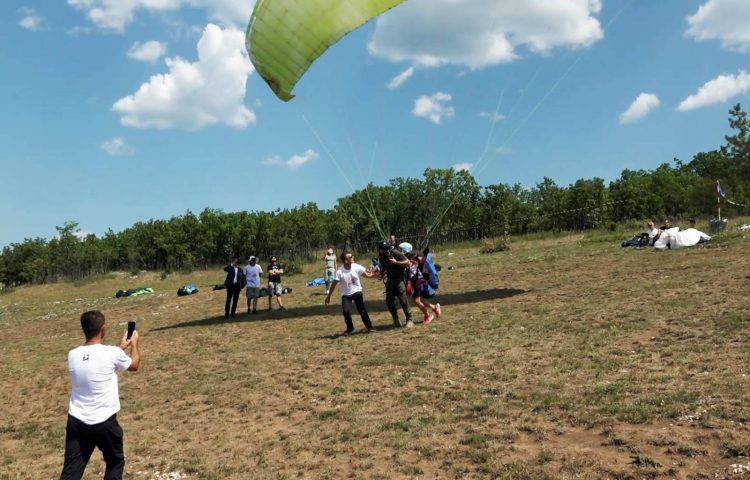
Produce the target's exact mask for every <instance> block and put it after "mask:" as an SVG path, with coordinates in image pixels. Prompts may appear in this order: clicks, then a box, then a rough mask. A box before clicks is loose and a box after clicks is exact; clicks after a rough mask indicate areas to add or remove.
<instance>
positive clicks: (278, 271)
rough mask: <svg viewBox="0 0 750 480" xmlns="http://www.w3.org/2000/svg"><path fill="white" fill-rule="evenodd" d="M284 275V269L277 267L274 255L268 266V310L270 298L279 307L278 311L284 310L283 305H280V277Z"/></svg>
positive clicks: (277, 262) (281, 288)
mask: <svg viewBox="0 0 750 480" xmlns="http://www.w3.org/2000/svg"><path fill="white" fill-rule="evenodd" d="M283 274H284V269H283V268H281V265H279V259H278V258H276V255H273V256H272V257H271V263H270V264H268V309H269V310H272V308H271V298H272V297H274V296H275V297H276V303H277V304H278V305H279V310H284V305H283V304H282V303H281V291H282V290H283V287H282V286H281V276H282V275H283Z"/></svg>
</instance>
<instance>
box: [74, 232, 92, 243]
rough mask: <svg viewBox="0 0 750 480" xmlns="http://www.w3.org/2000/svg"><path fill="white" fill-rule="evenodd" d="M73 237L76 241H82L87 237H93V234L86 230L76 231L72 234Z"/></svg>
mask: <svg viewBox="0 0 750 480" xmlns="http://www.w3.org/2000/svg"><path fill="white" fill-rule="evenodd" d="M73 235H75V236H76V238H77V239H78V240H80V241H84V240H86V237H88V236H89V235H94V232H89V231H87V230H77V231H75V232H73Z"/></svg>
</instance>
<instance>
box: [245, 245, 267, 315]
mask: <svg viewBox="0 0 750 480" xmlns="http://www.w3.org/2000/svg"><path fill="white" fill-rule="evenodd" d="M247 262H248V263H247V265H246V266H245V278H247V288H246V289H245V294H246V295H247V313H250V312H251V311H252V312H253V313H258V297H260V276H261V275H262V274H263V269H262V268H260V265H258V259H257V258H256V257H254V256H250V258H249V259H248V261H247ZM251 301H252V309H251V308H250V303H251Z"/></svg>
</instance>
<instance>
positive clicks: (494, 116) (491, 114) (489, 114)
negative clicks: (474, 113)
mask: <svg viewBox="0 0 750 480" xmlns="http://www.w3.org/2000/svg"><path fill="white" fill-rule="evenodd" d="M479 116H480V117H483V118H489V119H490V120H492V121H493V122H499V121H500V120H505V115H503V114H502V113H495V112H479Z"/></svg>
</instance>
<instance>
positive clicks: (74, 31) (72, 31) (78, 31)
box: [65, 25, 91, 37]
mask: <svg viewBox="0 0 750 480" xmlns="http://www.w3.org/2000/svg"><path fill="white" fill-rule="evenodd" d="M65 33H66V34H68V35H70V36H71V37H77V36H79V35H84V34H87V33H91V29H90V28H88V27H81V26H80V25H76V26H74V27H71V28H69V29H67V30H65Z"/></svg>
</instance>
